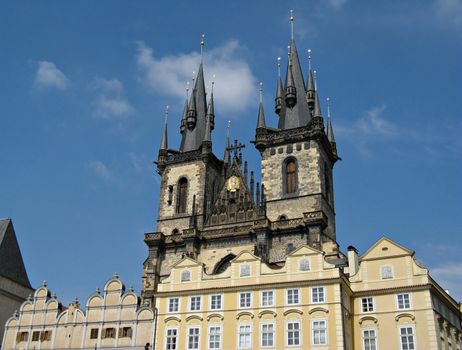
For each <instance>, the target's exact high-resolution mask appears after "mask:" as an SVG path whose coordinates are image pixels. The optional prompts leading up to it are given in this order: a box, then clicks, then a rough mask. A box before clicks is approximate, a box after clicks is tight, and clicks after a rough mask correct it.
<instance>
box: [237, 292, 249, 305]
mask: <svg viewBox="0 0 462 350" xmlns="http://www.w3.org/2000/svg"><path fill="white" fill-rule="evenodd" d="M244 294H245V295H247V294H249V295H250V300H249V306H247V305H246V306H242V305H241V298H242V296H243V295H244ZM245 301H246V302H247V297H246V298H245ZM251 307H252V292H250V291H245V292H239V293H237V308H238V309H250V308H251Z"/></svg>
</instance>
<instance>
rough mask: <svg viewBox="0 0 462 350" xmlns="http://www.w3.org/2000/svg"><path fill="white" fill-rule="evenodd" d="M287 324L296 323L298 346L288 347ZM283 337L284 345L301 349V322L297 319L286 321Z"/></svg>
mask: <svg viewBox="0 0 462 350" xmlns="http://www.w3.org/2000/svg"><path fill="white" fill-rule="evenodd" d="M289 323H298V344H294V345H289ZM285 335H286V337H285V338H286V341H285V344H286V346H287V347H289V348H295V347H301V346H302V339H303V336H302V322H301V320H299V319H292V320H287V321H286V328H285Z"/></svg>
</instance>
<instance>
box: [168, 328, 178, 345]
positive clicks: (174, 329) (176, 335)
mask: <svg viewBox="0 0 462 350" xmlns="http://www.w3.org/2000/svg"><path fill="white" fill-rule="evenodd" d="M169 330H173V331H176V334H175V339H176V341H175V348H174V350H178V345H179V342H178V334H179V328H178V327H167V328H165V350H169V349H168V348H167V345H168V331H169Z"/></svg>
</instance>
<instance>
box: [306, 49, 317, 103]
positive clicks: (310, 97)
mask: <svg viewBox="0 0 462 350" xmlns="http://www.w3.org/2000/svg"><path fill="white" fill-rule="evenodd" d="M315 90H316V89H315V87H314V79H313V73H312V71H311V49H308V80H307V82H306V101H307V102H308V107H309V108H310V109H311V110H313V109H314V98H315V96H314V95H315Z"/></svg>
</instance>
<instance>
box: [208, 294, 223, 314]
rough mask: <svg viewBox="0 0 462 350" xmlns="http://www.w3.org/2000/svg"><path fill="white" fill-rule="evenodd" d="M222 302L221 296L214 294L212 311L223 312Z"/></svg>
mask: <svg viewBox="0 0 462 350" xmlns="http://www.w3.org/2000/svg"><path fill="white" fill-rule="evenodd" d="M221 308H222V301H221V294H213V295H211V296H210V309H211V310H221Z"/></svg>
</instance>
